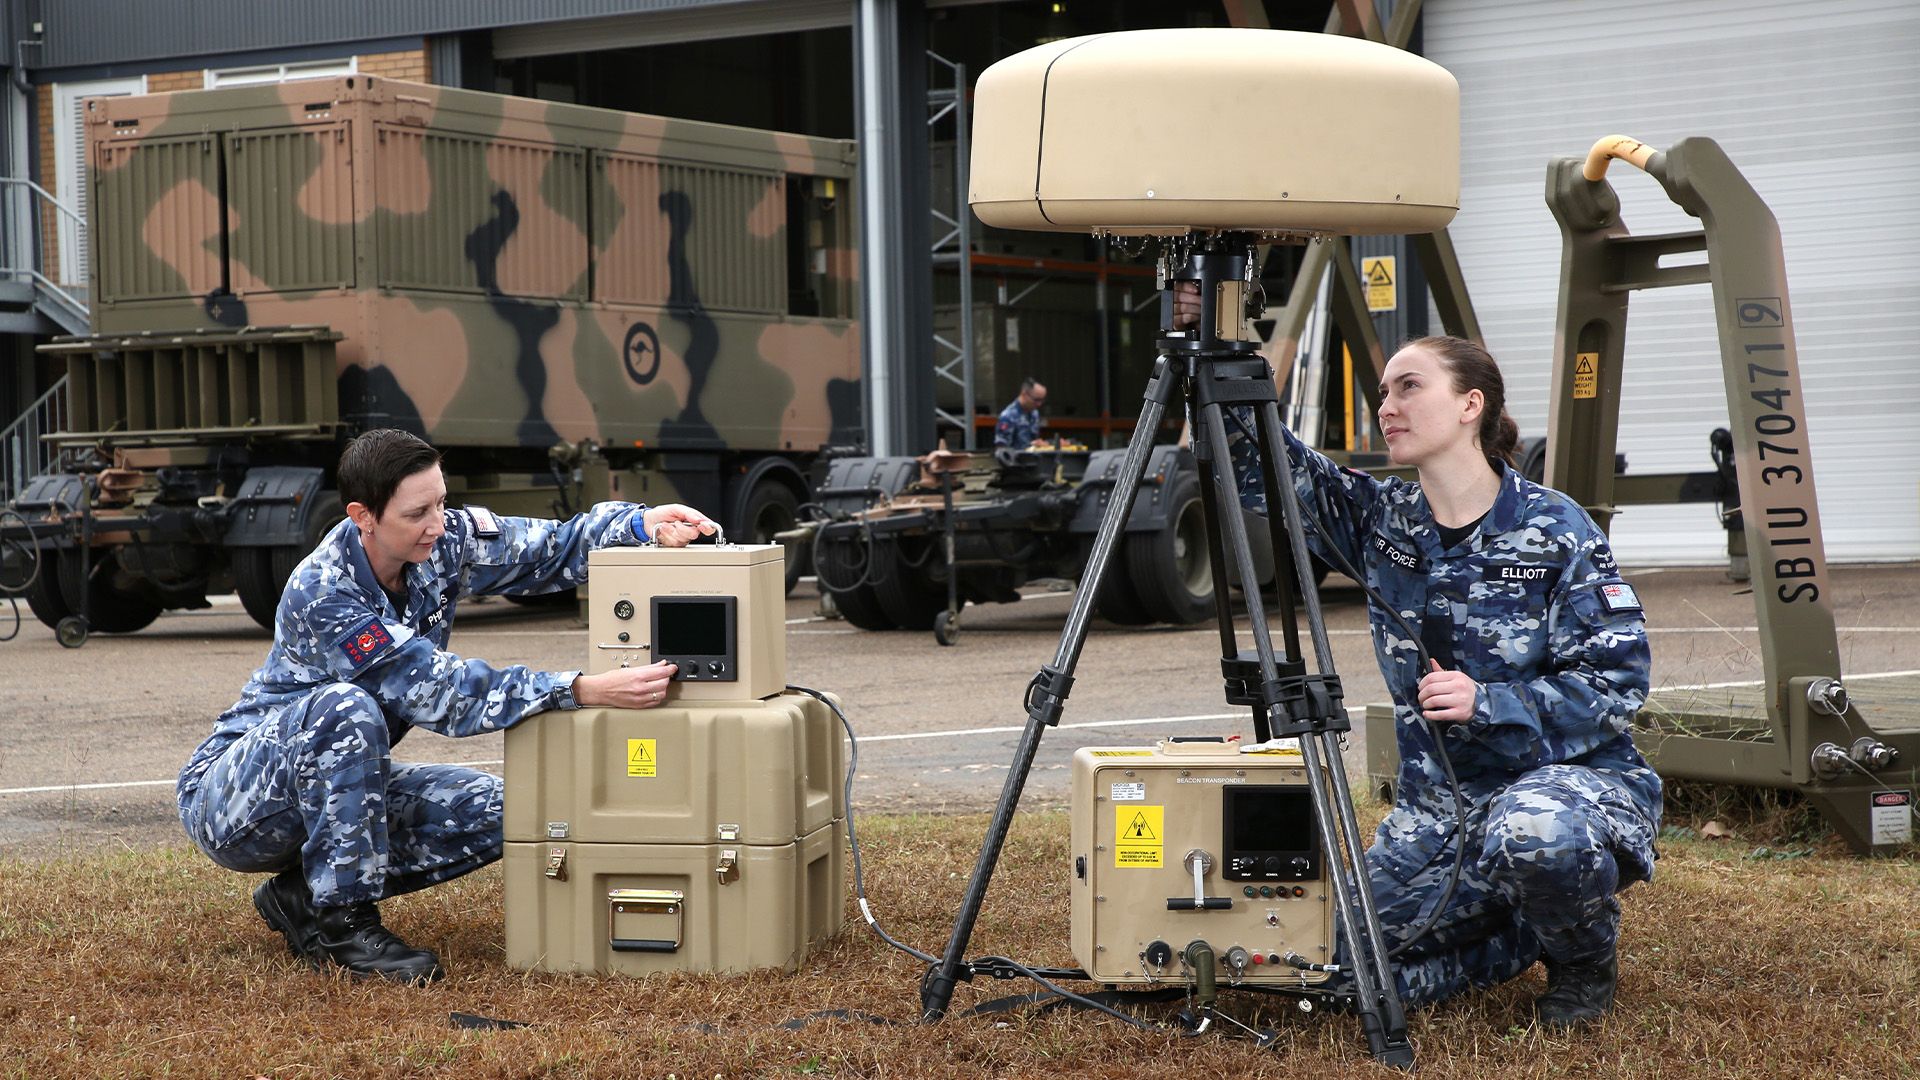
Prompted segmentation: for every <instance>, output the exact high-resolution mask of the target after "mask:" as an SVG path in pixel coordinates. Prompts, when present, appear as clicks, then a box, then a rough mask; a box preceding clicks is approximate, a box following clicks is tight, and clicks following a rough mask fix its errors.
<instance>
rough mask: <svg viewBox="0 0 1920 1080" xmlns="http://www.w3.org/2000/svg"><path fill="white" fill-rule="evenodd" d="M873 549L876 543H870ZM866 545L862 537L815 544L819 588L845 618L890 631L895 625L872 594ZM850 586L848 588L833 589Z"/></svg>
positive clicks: (868, 628)
mask: <svg viewBox="0 0 1920 1080" xmlns="http://www.w3.org/2000/svg"><path fill="white" fill-rule="evenodd" d="M873 550H874V551H876V552H877V551H879V550H880V545H878V544H875V545H874V546H873ZM867 560H868V555H867V545H866V542H865V540H864V539H856V540H842V541H837V542H834V543H830V544H829V543H816V544H815V545H814V546H813V561H814V563H815V570H816V572H817V573H818V574H819V581H820V588H821V589H822V590H823V591H825V592H826V593H828V594H829V595H831V596H832V597H833V603H834V606H835V607H838V608H839V609H840V614H841V615H843V616H845V617H846V620H847V621H848V622H850V623H852V624H853V625H855V626H857V627H859V628H860V629H862V630H893V629H895V628H896V625H897V624H895V623H894V621H893V620H892V619H889V618H888V617H887V613H886V612H885V611H883V610H881V607H880V600H879V598H878V597H876V596H874V594H873V582H872V580H871V578H872V575H871V574H868V573H867ZM839 585H850V586H852V587H851V588H846V589H841V588H836V586H839Z"/></svg>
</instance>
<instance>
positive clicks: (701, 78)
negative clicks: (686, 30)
mask: <svg viewBox="0 0 1920 1080" xmlns="http://www.w3.org/2000/svg"><path fill="white" fill-rule="evenodd" d="M494 72H495V84H494V89H495V90H496V91H498V92H500V93H503V94H515V95H518V96H520V97H531V98H540V99H542V100H544V101H566V102H572V103H575V104H579V105H594V106H598V107H600V108H605V109H620V110H622V111H625V112H640V113H653V114H657V115H660V116H673V117H681V118H684V119H688V120H706V121H710V122H712V123H718V124H738V125H740V126H742V127H754V128H771V129H774V130H776V131H792V132H798V133H800V134H802V135H817V136H822V137H826V138H835V139H850V138H852V137H853V134H854V132H853V120H854V113H853V39H852V35H851V34H849V33H848V32H847V30H846V28H845V27H834V28H830V29H819V30H806V31H801V32H798V33H785V34H757V35H754V36H751V37H730V38H723V39H720V40H713V41H681V42H675V43H673V44H669V45H643V46H627V47H620V48H611V49H609V48H604V47H600V48H596V49H593V50H591V51H589V50H582V51H578V52H569V53H560V54H554V55H548V56H524V57H511V58H503V59H499V60H497V61H495V68H494Z"/></svg>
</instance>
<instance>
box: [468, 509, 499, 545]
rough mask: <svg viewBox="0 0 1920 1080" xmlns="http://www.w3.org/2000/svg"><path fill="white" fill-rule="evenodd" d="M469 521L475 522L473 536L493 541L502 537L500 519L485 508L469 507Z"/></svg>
mask: <svg viewBox="0 0 1920 1080" xmlns="http://www.w3.org/2000/svg"><path fill="white" fill-rule="evenodd" d="M467 519H468V520H470V521H472V522H473V535H475V536H478V537H481V538H483V539H488V540H491V539H492V538H494V537H496V536H499V535H500V519H499V518H497V517H495V516H493V511H491V510H489V509H487V508H486V507H484V506H469V507H467Z"/></svg>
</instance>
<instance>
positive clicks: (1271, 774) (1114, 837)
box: [1068, 742, 1334, 986]
mask: <svg viewBox="0 0 1920 1080" xmlns="http://www.w3.org/2000/svg"><path fill="white" fill-rule="evenodd" d="M1235 745H1236V744H1231V743H1228V744H1221V743H1191V742H1186V743H1172V742H1162V743H1161V744H1159V745H1158V746H1156V747H1113V746H1108V747H1083V748H1082V749H1080V750H1077V751H1075V752H1074V755H1073V801H1072V817H1073V824H1072V830H1071V832H1072V841H1071V843H1072V847H1071V853H1072V856H1073V860H1074V862H1073V866H1074V867H1075V868H1076V870H1075V872H1073V873H1072V874H1071V876H1070V878H1069V881H1070V888H1069V890H1068V892H1069V907H1070V910H1071V913H1072V948H1073V958H1074V961H1075V962H1076V963H1078V964H1079V965H1080V966H1081V967H1083V968H1085V969H1086V971H1087V974H1088V975H1090V976H1092V977H1093V979H1094V980H1095V981H1096V982H1102V983H1110V984H1119V985H1140V984H1146V983H1155V982H1162V983H1165V982H1178V981H1181V979H1182V978H1183V973H1182V971H1181V968H1180V962H1179V960H1178V959H1175V960H1174V961H1173V962H1172V963H1171V964H1170V965H1168V966H1166V967H1164V968H1162V969H1160V970H1158V971H1155V970H1151V969H1150V968H1149V967H1148V966H1147V964H1146V963H1145V961H1144V960H1143V954H1144V953H1145V952H1146V951H1147V946H1148V945H1149V944H1150V943H1152V942H1155V941H1161V942H1165V943H1166V944H1167V945H1168V946H1170V947H1171V950H1172V952H1173V954H1174V956H1175V957H1178V955H1179V954H1180V953H1181V952H1182V951H1183V950H1185V949H1186V947H1187V945H1188V944H1189V943H1190V942H1192V941H1194V940H1196V939H1197V940H1204V941H1206V942H1207V943H1208V944H1209V945H1211V946H1212V947H1213V950H1214V954H1215V956H1216V957H1218V958H1220V964H1219V969H1218V972H1219V978H1220V980H1221V981H1222V982H1238V983H1245V984H1251V985H1260V986H1277V985H1292V986H1301V985H1307V986H1311V985H1316V984H1318V983H1322V982H1325V981H1326V980H1327V975H1326V974H1325V973H1319V972H1313V973H1308V972H1301V971H1299V970H1297V969H1294V968H1291V967H1287V966H1286V965H1284V964H1272V963H1268V962H1265V961H1266V958H1269V957H1283V956H1285V955H1286V953H1287V952H1288V951H1289V950H1291V951H1293V952H1297V953H1299V954H1300V955H1302V956H1304V957H1306V958H1307V959H1308V960H1311V961H1313V962H1315V963H1321V964H1329V963H1332V962H1333V943H1334V936H1333V907H1332V904H1331V903H1330V902H1329V895H1328V894H1329V891H1330V886H1329V884H1328V883H1327V880H1326V872H1325V870H1324V868H1323V869H1322V871H1321V876H1320V879H1319V880H1313V881H1301V882H1297V883H1292V884H1298V885H1300V886H1302V887H1303V888H1304V891H1305V895H1304V896H1301V897H1297V898H1296V897H1292V896H1291V895H1288V896H1286V897H1284V898H1283V897H1278V896H1276V897H1271V898H1267V897H1261V896H1258V895H1256V896H1254V897H1251V898H1250V897H1247V896H1246V895H1244V889H1245V888H1246V887H1247V885H1248V884H1250V883H1247V882H1239V881H1229V880H1227V879H1226V878H1225V877H1224V876H1223V874H1222V866H1221V860H1222V859H1223V857H1224V847H1223V844H1222V840H1223V837H1222V835H1221V833H1222V822H1223V817H1224V810H1223V806H1222V800H1223V796H1222V794H1221V790H1222V789H1223V788H1225V787H1228V786H1232V785H1239V784H1270V785H1290V786H1299V787H1302V788H1304V787H1305V786H1306V783H1307V777H1306V766H1305V762H1304V761H1303V760H1302V759H1301V757H1300V754H1299V752H1298V751H1297V750H1288V751H1285V752H1282V751H1275V750H1264V751H1262V752H1259V753H1241V752H1239V751H1238V750H1237V749H1235V748H1234V747H1235ZM1123 812H1124V813H1126V814H1127V815H1128V818H1129V823H1132V822H1133V821H1135V820H1136V816H1137V818H1138V820H1139V821H1140V822H1141V825H1140V827H1137V828H1134V829H1133V830H1132V831H1133V833H1134V834H1135V835H1134V836H1132V837H1130V838H1129V839H1128V840H1127V842H1126V843H1125V844H1122V843H1121V842H1120V838H1119V833H1120V832H1121V822H1120V816H1121V814H1122V813H1123ZM1149 841H1153V842H1151V843H1150V842H1149ZM1195 850H1198V851H1204V852H1207V853H1209V854H1210V855H1211V856H1212V858H1213V864H1212V867H1211V869H1210V870H1209V871H1208V872H1207V873H1206V874H1205V876H1204V879H1203V880H1204V883H1205V886H1206V893H1207V895H1209V896H1226V897H1228V898H1230V899H1231V900H1232V902H1233V906H1232V907H1231V908H1229V909H1227V910H1215V911H1208V910H1200V911H1169V910H1168V909H1167V902H1168V899H1169V898H1173V897H1182V898H1186V897H1191V896H1192V895H1193V891H1194V890H1193V873H1192V871H1191V870H1190V869H1189V868H1188V867H1187V865H1185V859H1186V856H1187V853H1188V852H1190V851H1195ZM1323 858H1324V856H1323ZM1154 863H1157V864H1158V865H1150V864H1154ZM1081 866H1084V867H1085V871H1086V872H1085V874H1084V875H1083V874H1081V873H1079V872H1077V868H1078V867H1081ZM1255 888H1256V892H1257V890H1258V886H1257V885H1256V886H1255ZM1289 893H1290V889H1289ZM1235 946H1239V947H1241V948H1243V949H1245V950H1247V951H1248V952H1249V953H1250V954H1251V953H1258V954H1259V955H1260V956H1261V957H1262V958H1263V962H1261V963H1259V964H1250V965H1249V966H1248V967H1247V968H1245V969H1244V970H1241V971H1235V970H1233V969H1231V968H1230V967H1229V966H1228V964H1227V963H1226V962H1225V957H1226V956H1227V955H1228V953H1229V951H1230V950H1232V949H1233V948H1234V947H1235Z"/></svg>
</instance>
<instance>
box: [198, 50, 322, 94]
mask: <svg viewBox="0 0 1920 1080" xmlns="http://www.w3.org/2000/svg"><path fill="white" fill-rule="evenodd" d="M358 70H359V58H358V57H354V56H348V57H344V58H342V59H339V60H306V61H302V62H300V63H297V64H256V65H254V66H252V67H237V68H224V69H221V70H217V71H209V72H207V88H208V89H209V90H211V89H213V88H214V87H217V86H260V85H262V84H266V83H283V82H292V81H293V80H295V79H325V78H330V77H332V76H335V75H352V74H354V73H355V72H356V71H358Z"/></svg>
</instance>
